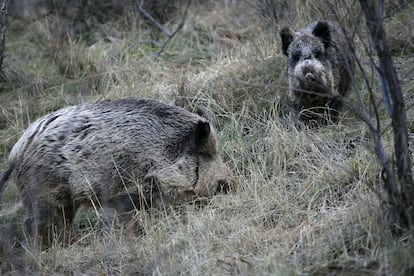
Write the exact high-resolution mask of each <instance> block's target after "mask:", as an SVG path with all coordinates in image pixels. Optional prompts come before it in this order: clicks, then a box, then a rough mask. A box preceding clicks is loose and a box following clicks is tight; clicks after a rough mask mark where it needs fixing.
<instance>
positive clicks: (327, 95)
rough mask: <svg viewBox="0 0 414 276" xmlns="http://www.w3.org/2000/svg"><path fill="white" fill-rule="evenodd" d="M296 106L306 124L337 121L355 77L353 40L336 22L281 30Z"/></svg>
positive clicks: (315, 23) (290, 88)
mask: <svg viewBox="0 0 414 276" xmlns="http://www.w3.org/2000/svg"><path fill="white" fill-rule="evenodd" d="M280 38H281V41H282V52H283V54H284V55H286V56H287V57H288V62H287V73H288V81H289V90H290V96H291V99H292V102H293V108H294V109H295V111H296V112H297V113H299V114H300V116H299V118H300V119H301V120H303V121H304V122H305V123H312V122H314V123H315V122H316V123H323V124H324V123H326V122H328V121H332V122H337V120H338V110H339V109H340V108H341V105H342V102H341V100H340V99H339V97H338V96H346V94H347V92H348V90H349V88H350V86H351V83H352V78H353V73H354V67H355V61H354V58H353V52H352V48H353V43H352V41H348V40H347V38H346V36H345V34H344V31H343V29H342V28H341V27H340V25H339V24H338V23H336V22H331V21H318V22H314V23H312V24H310V25H309V26H307V27H305V28H303V29H302V30H300V31H298V32H296V33H293V32H292V31H291V30H290V29H289V28H283V29H282V30H281V31H280Z"/></svg>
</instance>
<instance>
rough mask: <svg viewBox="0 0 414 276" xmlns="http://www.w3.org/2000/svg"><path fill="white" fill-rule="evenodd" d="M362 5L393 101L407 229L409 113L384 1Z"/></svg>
mask: <svg viewBox="0 0 414 276" xmlns="http://www.w3.org/2000/svg"><path fill="white" fill-rule="evenodd" d="M359 2H360V4H361V7H362V10H363V11H364V14H365V18H366V24H367V26H368V29H369V31H370V34H371V38H372V41H373V42H374V47H375V49H376V51H377V54H378V59H379V71H380V72H379V73H380V77H381V79H382V80H383V83H384V84H385V87H383V89H385V92H386V93H388V94H389V96H390V97H391V100H392V112H391V119H392V127H393V131H394V150H395V165H396V167H397V173H398V180H399V184H400V187H401V195H400V196H397V199H398V200H400V201H401V202H397V205H398V206H400V207H401V208H402V209H403V213H404V216H405V218H404V219H405V220H406V223H407V224H408V226H410V227H414V182H413V175H412V171H411V160H410V152H409V149H408V134H407V125H406V111H405V104H404V97H403V94H402V91H401V86H400V82H399V80H398V76H397V73H396V71H395V68H394V65H393V61H392V58H391V52H390V49H389V47H388V45H387V43H386V41H385V31H384V28H383V26H382V21H383V16H382V13H381V12H378V11H382V5H383V3H382V0H379V1H374V0H359ZM386 185H396V183H386ZM387 190H388V189H387ZM392 190H397V192H398V189H395V186H394V187H392ZM391 197H394V195H391Z"/></svg>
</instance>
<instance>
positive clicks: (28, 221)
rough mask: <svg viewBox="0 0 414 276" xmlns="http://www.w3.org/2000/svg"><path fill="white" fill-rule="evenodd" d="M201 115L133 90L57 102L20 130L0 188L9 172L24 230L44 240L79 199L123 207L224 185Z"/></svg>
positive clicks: (64, 222)
mask: <svg viewBox="0 0 414 276" xmlns="http://www.w3.org/2000/svg"><path fill="white" fill-rule="evenodd" d="M204 115H205V114H203V112H200V114H195V113H191V112H189V111H186V110H185V109H182V108H179V107H176V106H171V105H167V104H164V103H161V102H158V101H155V100H149V99H135V98H125V99H119V100H103V101H98V102H94V103H85V104H80V105H76V106H70V107H66V108H63V109H60V110H58V111H55V112H52V113H50V114H48V115H46V116H44V117H42V118H40V119H38V120H37V121H35V122H34V123H33V124H31V125H30V126H29V128H28V129H27V130H26V131H25V132H24V133H23V135H22V137H21V138H20V139H19V140H18V142H17V143H16V144H15V145H14V147H13V148H12V150H11V152H10V155H9V170H7V171H6V172H5V173H4V175H3V177H2V179H1V180H0V188H1V187H2V186H3V185H4V183H5V182H6V181H7V179H8V178H10V177H11V178H12V179H13V180H14V182H15V183H16V185H17V187H18V189H19V192H20V195H21V198H22V202H23V207H24V209H25V213H26V218H25V223H24V225H25V231H26V232H27V233H28V234H29V235H30V236H34V237H41V238H42V239H43V241H45V240H46V241H51V240H53V239H54V238H55V237H54V236H51V235H50V233H53V232H56V233H58V234H61V235H62V233H64V231H69V230H70V225H71V223H72V221H73V218H74V216H75V214H76V211H77V210H78V208H79V207H80V206H81V205H86V206H91V205H93V206H98V207H99V206H102V207H108V208H112V209H115V210H116V211H117V212H118V213H124V212H127V211H130V210H131V209H134V208H137V209H142V208H148V207H156V206H159V205H160V204H169V203H172V202H173V201H174V200H175V199H177V198H179V197H182V196H184V195H186V194H196V195H202V196H207V195H211V194H214V193H215V192H216V191H219V190H226V189H228V188H229V178H230V177H231V175H232V173H231V171H230V169H229V168H228V167H227V166H226V165H225V164H224V163H223V161H222V159H221V157H220V155H219V152H218V148H217V137H216V132H215V129H214V127H213V125H212V124H211V123H210V122H209V121H208V120H207V119H206V118H208V117H206V116H204ZM203 116H204V117H203ZM62 230H64V231H63V232H62ZM65 234H67V233H65Z"/></svg>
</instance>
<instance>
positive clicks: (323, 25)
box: [312, 21, 331, 48]
mask: <svg viewBox="0 0 414 276" xmlns="http://www.w3.org/2000/svg"><path fill="white" fill-rule="evenodd" d="M312 34H313V35H314V36H316V37H319V38H320V39H321V41H322V43H323V45H324V46H325V48H327V47H328V46H329V44H330V43H331V31H330V29H329V24H328V22H326V21H319V22H318V23H317V24H316V26H315V29H313V31H312Z"/></svg>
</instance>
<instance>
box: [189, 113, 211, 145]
mask: <svg viewBox="0 0 414 276" xmlns="http://www.w3.org/2000/svg"><path fill="white" fill-rule="evenodd" d="M210 132H211V129H210V123H209V122H206V121H201V120H200V121H198V122H197V125H196V126H195V129H194V130H193V137H192V144H193V149H194V150H196V151H203V148H204V146H206V145H207V143H208V141H209V138H210Z"/></svg>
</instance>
